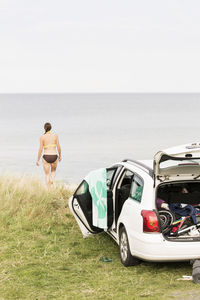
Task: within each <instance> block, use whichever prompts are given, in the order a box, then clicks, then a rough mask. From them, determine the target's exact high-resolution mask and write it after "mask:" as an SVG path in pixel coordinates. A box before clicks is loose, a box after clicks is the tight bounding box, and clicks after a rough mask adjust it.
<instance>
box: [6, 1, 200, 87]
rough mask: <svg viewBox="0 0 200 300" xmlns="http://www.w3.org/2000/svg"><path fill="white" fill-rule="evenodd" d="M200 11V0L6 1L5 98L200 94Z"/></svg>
mask: <svg viewBox="0 0 200 300" xmlns="http://www.w3.org/2000/svg"><path fill="white" fill-rule="evenodd" d="M199 12H200V2H199V0H53V1H52V0H0V93H71V92H72V93H74V92H75V93H82V92H94V93H99V92H102V93H106V92H116V93H123V92H127V93H129V92H130V93H131V92H133V93H134V92H136V93H137V92H139V93H140V92H144V93H149V92H158V93H159V92H163V93H165V92H169V93H170V92H171V93H173V92H183V93H186V92H188V93H190V92H193V93H198V92H200V84H199V73H200V18H199Z"/></svg>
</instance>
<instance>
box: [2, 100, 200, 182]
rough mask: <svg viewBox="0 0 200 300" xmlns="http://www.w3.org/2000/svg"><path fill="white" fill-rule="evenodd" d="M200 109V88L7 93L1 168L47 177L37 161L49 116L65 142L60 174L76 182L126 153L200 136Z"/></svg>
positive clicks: (144, 154) (142, 155) (139, 155)
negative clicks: (187, 90) (166, 91)
mask: <svg viewBox="0 0 200 300" xmlns="http://www.w3.org/2000/svg"><path fill="white" fill-rule="evenodd" d="M199 112H200V94H21V95H19V94H18V95H3V94H2V95H0V128H1V132H0V138H1V146H0V168H1V171H3V172H4V171H9V172H15V173H29V174H33V175H39V176H42V177H43V171H42V165H41V166H40V167H39V168H38V167H37V166H36V165H35V162H36V159H37V151H38V146H39V137H40V135H41V134H43V129H42V128H43V124H44V123H45V122H47V121H49V122H51V123H52V125H53V130H54V132H56V133H58V135H59V138H60V143H61V147H62V156H63V161H62V163H60V164H59V166H58V171H57V180H64V181H68V182H73V183H77V182H79V180H80V179H81V178H82V177H84V176H85V175H86V174H87V173H88V171H90V170H92V169H95V168H99V167H103V166H108V165H110V164H112V163H113V162H116V161H120V160H122V159H123V158H134V159H152V157H153V155H154V154H155V152H157V151H158V150H160V149H165V148H168V147H170V146H174V145H178V144H184V143H188V142H194V141H200V132H199V131H200V130H199V129H200V126H199V122H200V121H199Z"/></svg>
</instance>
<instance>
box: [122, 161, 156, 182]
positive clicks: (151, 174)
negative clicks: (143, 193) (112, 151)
mask: <svg viewBox="0 0 200 300" xmlns="http://www.w3.org/2000/svg"><path fill="white" fill-rule="evenodd" d="M122 162H130V163H133V164H135V165H136V166H138V167H139V168H141V169H143V170H144V171H145V172H147V173H148V174H149V175H150V176H151V177H152V178H153V169H151V168H149V167H148V166H146V165H145V164H143V163H141V162H140V161H138V160H133V159H129V158H126V159H123V160H122Z"/></svg>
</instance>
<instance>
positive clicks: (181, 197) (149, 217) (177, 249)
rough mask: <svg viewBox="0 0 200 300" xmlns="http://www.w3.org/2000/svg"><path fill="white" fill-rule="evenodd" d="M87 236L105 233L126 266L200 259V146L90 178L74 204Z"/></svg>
mask: <svg viewBox="0 0 200 300" xmlns="http://www.w3.org/2000/svg"><path fill="white" fill-rule="evenodd" d="M69 207H70V210H71V211H72V213H73V215H74V217H75V219H76V221H77V223H78V225H79V227H80V229H81V231H82V234H83V236H84V237H87V236H89V235H94V234H99V233H101V232H104V231H106V232H107V233H108V234H109V235H110V236H111V237H112V238H113V239H114V240H115V241H116V242H117V244H119V248H120V257H121V262H122V263H123V264H124V265H125V266H130V265H137V264H138V263H139V261H140V260H148V261H181V260H191V259H200V144H199V143H194V144H189V145H183V146H178V147H174V148H170V149H167V150H165V151H159V152H158V153H156V155H155V156H154V160H153V161H147V162H146V163H145V162H144V161H143V162H141V161H134V160H131V159H125V160H123V161H122V162H118V163H116V164H114V165H112V166H111V167H109V168H106V169H99V170H96V171H93V172H91V173H89V175H88V176H86V178H85V179H84V180H83V181H82V182H81V184H80V185H79V186H78V188H77V190H76V191H75V193H74V195H73V196H72V197H71V198H70V200H69Z"/></svg>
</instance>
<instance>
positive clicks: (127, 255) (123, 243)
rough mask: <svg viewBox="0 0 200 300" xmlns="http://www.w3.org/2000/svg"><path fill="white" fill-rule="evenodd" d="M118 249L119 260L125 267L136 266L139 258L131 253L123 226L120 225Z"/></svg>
mask: <svg viewBox="0 0 200 300" xmlns="http://www.w3.org/2000/svg"><path fill="white" fill-rule="evenodd" d="M119 249H120V258H121V262H122V264H123V265H124V266H125V267H128V266H136V265H138V264H139V263H140V260H139V259H138V258H137V257H134V256H132V255H131V252H130V247H129V242H128V236H127V232H126V229H125V227H122V228H121V229H120V233H119Z"/></svg>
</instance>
